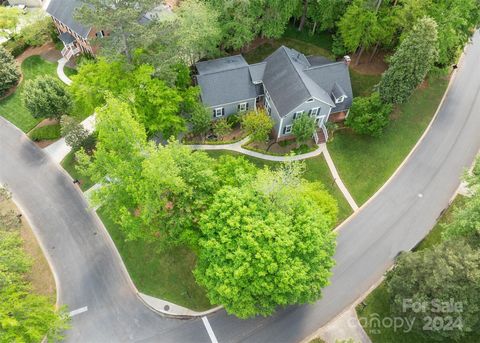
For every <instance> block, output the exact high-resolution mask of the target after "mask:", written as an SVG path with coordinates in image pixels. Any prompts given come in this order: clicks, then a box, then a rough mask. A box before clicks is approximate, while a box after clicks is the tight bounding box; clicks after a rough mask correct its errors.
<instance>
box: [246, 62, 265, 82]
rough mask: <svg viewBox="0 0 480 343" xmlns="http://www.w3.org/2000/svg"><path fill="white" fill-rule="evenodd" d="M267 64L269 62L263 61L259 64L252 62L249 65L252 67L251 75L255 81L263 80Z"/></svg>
mask: <svg viewBox="0 0 480 343" xmlns="http://www.w3.org/2000/svg"><path fill="white" fill-rule="evenodd" d="M266 66H267V62H261V63H257V64H252V65H250V66H249V67H248V68H249V69H250V77H251V78H252V82H253V83H260V82H262V80H263V75H264V74H265V67H266Z"/></svg>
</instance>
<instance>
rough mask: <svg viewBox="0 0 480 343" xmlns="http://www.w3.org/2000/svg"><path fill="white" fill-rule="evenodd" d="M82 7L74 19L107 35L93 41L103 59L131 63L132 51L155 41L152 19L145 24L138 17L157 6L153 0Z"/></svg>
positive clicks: (111, 0)
mask: <svg viewBox="0 0 480 343" xmlns="http://www.w3.org/2000/svg"><path fill="white" fill-rule="evenodd" d="M82 4H83V5H82V6H81V7H80V8H78V9H77V10H76V11H75V18H76V20H78V21H79V22H80V23H82V24H84V25H87V26H91V27H94V28H96V29H98V30H103V31H104V32H105V33H107V35H106V36H105V37H102V38H100V39H98V40H97V41H96V43H97V44H99V45H100V47H101V50H100V54H101V55H102V56H104V57H105V58H108V59H110V60H112V59H113V60H115V59H118V58H119V56H123V57H124V58H125V59H126V61H127V62H128V63H129V64H133V63H134V58H135V54H136V52H138V51H139V50H141V49H145V48H146V47H148V46H149V45H150V44H152V42H153V41H154V40H155V34H154V33H155V30H154V29H152V26H154V25H155V24H156V20H152V21H147V22H145V21H143V20H140V18H142V17H144V16H145V15H146V14H147V13H148V12H150V11H152V10H153V9H154V8H155V7H156V6H157V5H158V1H157V0H122V1H117V0H83V1H82Z"/></svg>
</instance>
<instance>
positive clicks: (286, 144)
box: [242, 139, 318, 156]
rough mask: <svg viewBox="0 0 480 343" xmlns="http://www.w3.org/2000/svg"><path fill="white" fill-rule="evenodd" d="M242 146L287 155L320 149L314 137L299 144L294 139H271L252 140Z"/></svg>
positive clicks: (263, 152) (272, 153)
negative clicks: (266, 140) (277, 140)
mask: <svg viewBox="0 0 480 343" xmlns="http://www.w3.org/2000/svg"><path fill="white" fill-rule="evenodd" d="M242 147H243V148H245V149H247V150H252V151H256V152H259V153H262V154H266V155H273V156H287V155H291V154H294V155H300V154H306V153H308V152H312V151H315V150H316V149H318V145H317V144H315V141H314V140H313V139H311V140H309V141H307V142H305V143H302V144H298V143H297V142H296V141H295V140H293V139H290V140H285V141H280V142H276V141H275V140H269V141H268V142H253V141H250V142H248V143H247V144H245V145H243V146H242Z"/></svg>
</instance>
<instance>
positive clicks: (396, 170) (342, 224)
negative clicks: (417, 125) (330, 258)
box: [333, 46, 468, 232]
mask: <svg viewBox="0 0 480 343" xmlns="http://www.w3.org/2000/svg"><path fill="white" fill-rule="evenodd" d="M467 47H468V46H465V47H464V49H463V52H462V54H461V55H460V58H459V59H458V63H457V64H458V65H460V64H461V63H462V60H463V58H464V57H465V49H466V48H467ZM457 70H458V69H454V70H453V71H452V73H451V74H450V80H449V81H448V86H447V88H446V89H445V92H444V93H443V96H442V99H441V100H440V103H439V104H438V106H437V109H436V111H435V114H434V115H433V117H432V119H431V120H430V123H428V126H427V127H426V129H425V131H424V132H423V133H422V135H421V136H420V138H419V139H418V141H417V143H415V145H414V146H413V148H412V149H411V150H410V152H409V153H408V155H407V156H406V157H405V158H404V159H403V161H402V163H400V165H399V166H398V167H397V169H395V171H394V172H393V174H392V175H390V177H389V178H388V180H387V181H385V183H384V184H383V185H382V186H381V187H380V188H379V189H378V190H377V191H376V192H375V193H374V194H373V195H372V196H371V197H370V198H368V200H367V201H365V202H364V203H363V204H362V205H361V206H360V207H359V208H358V210H356V211H355V212H353V213H352V215H351V216H350V217H348V218H347V219H345V220H344V221H343V222H342V223H341V224H340V225H338V226H337V227H336V228H335V229H334V230H333V231H334V232H338V231H340V230H341V229H342V228H343V226H344V225H346V224H347V223H348V222H349V221H351V220H352V219H353V218H354V217H355V216H356V215H357V214H358V213H359V212H360V211H361V210H362V209H363V208H364V207H365V206H367V205H368V204H369V203H370V202H371V201H373V200H374V199H375V198H376V197H377V196H378V194H380V192H381V191H382V190H383V189H384V188H385V187H387V186H388V185H389V184H390V182H391V181H392V180H393V179H394V178H395V176H397V174H398V173H399V172H400V170H401V169H402V168H403V166H404V165H405V164H406V163H407V161H408V160H409V159H410V157H411V156H412V155H413V153H414V152H415V151H416V150H417V148H418V146H419V145H420V143H422V141H423V140H424V139H425V137H426V135H427V134H428V133H429V132H430V129H431V127H432V125H433V123H434V122H435V119H436V118H437V115H438V112H439V111H440V108H441V107H442V105H443V103H444V101H445V98H446V97H447V94H448V91H449V90H450V87H451V86H452V83H453V81H454V80H455V77H456V75H457Z"/></svg>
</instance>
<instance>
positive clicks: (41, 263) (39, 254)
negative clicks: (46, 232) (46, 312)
mask: <svg viewBox="0 0 480 343" xmlns="http://www.w3.org/2000/svg"><path fill="white" fill-rule="evenodd" d="M11 210H13V211H15V212H16V213H20V211H19V210H18V208H17V207H16V206H15V204H14V203H13V201H11V200H5V201H1V202H0V213H5V212H7V211H11ZM19 230H20V237H21V238H22V245H23V249H24V251H25V253H26V254H27V256H28V257H29V258H30V259H31V261H32V267H31V269H30V270H29V272H28V273H27V274H26V275H25V277H26V279H27V281H29V282H30V284H31V286H32V291H33V292H34V293H36V294H40V295H44V296H46V297H48V298H49V299H50V301H51V303H52V304H55V302H56V287H55V280H54V278H53V274H52V271H51V270H50V266H49V264H48V262H47V260H46V258H45V256H44V255H43V251H42V249H41V248H40V245H39V244H38V241H37V239H36V237H35V235H34V233H33V231H32V229H31V228H30V226H29V225H28V223H27V221H26V220H22V225H21V227H20V229H19Z"/></svg>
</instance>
